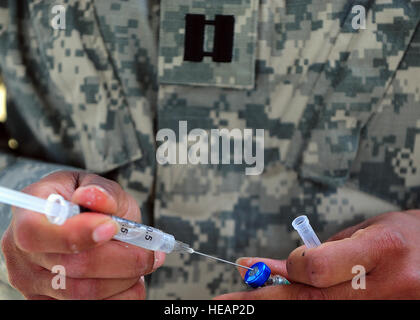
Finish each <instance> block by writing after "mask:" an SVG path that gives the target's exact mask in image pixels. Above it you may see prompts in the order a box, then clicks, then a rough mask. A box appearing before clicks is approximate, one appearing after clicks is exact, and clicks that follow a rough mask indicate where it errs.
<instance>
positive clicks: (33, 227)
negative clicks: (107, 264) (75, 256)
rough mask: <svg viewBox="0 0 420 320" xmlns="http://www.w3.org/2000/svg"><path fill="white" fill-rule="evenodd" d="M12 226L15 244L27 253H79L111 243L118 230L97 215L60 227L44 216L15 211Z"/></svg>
mask: <svg viewBox="0 0 420 320" xmlns="http://www.w3.org/2000/svg"><path fill="white" fill-rule="evenodd" d="M12 224H13V228H12V229H13V237H14V241H15V242H16V244H17V246H18V247H19V248H20V249H21V250H22V251H25V252H56V253H77V252H80V251H82V250H87V249H89V248H92V247H95V246H98V245H100V244H102V243H104V242H106V241H108V240H110V239H111V238H112V237H113V236H114V235H115V234H116V233H117V232H118V230H119V227H118V224H117V223H116V222H114V221H113V220H112V219H111V218H110V217H108V216H106V215H102V214H97V213H86V214H83V215H77V216H75V217H72V218H71V219H69V220H67V221H66V222H65V223H64V224H63V225H62V226H57V225H54V224H51V223H50V222H49V221H48V220H47V219H46V218H45V217H44V216H42V215H39V214H34V213H33V212H30V211H27V210H23V209H16V210H15V213H14V217H13V221H12Z"/></svg>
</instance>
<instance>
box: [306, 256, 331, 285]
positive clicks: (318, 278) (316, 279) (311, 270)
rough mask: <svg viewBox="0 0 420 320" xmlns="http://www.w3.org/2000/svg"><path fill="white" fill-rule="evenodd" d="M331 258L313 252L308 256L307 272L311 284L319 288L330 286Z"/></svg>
mask: <svg viewBox="0 0 420 320" xmlns="http://www.w3.org/2000/svg"><path fill="white" fill-rule="evenodd" d="M328 269H329V259H328V258H326V257H325V256H323V255H320V254H319V253H318V254H313V255H311V256H309V257H308V264H307V269H306V273H307V276H308V279H309V282H310V284H311V285H313V286H314V287H317V288H323V287H327V286H328V278H327V276H328V274H329V272H328Z"/></svg>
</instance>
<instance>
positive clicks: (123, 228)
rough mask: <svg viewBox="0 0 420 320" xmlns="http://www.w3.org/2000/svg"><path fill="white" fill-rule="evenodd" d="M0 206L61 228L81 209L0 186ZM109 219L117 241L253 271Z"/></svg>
mask: <svg viewBox="0 0 420 320" xmlns="http://www.w3.org/2000/svg"><path fill="white" fill-rule="evenodd" d="M0 203H5V204H8V205H11V206H15V207H19V208H23V209H26V210H30V211H34V212H38V213H41V214H44V215H46V216H47V218H48V220H49V221H50V222H51V223H53V224H56V225H62V224H64V222H66V220H67V219H69V218H71V217H73V216H75V215H77V214H80V213H81V207H79V206H78V205H76V204H74V203H71V202H69V201H67V200H65V199H64V198H63V197H62V196H61V195H58V194H52V195H50V196H49V197H48V198H47V199H46V200H45V199H41V198H38V197H34V196H31V195H29V194H26V193H23V192H19V191H15V190H11V189H8V188H4V187H0ZM111 218H112V219H113V220H114V221H115V222H117V224H118V226H119V231H118V233H117V234H116V235H115V236H114V239H116V240H119V241H122V242H126V243H129V244H132V245H135V246H138V247H141V248H144V249H148V250H152V251H162V252H165V253H171V252H174V251H175V252H185V253H191V254H192V253H197V254H200V255H203V256H206V257H208V258H212V259H216V260H218V261H221V262H224V263H229V264H232V265H235V266H237V267H241V268H245V269H248V270H252V269H251V268H248V267H246V266H243V265H240V264H237V263H234V262H230V261H227V260H223V259H220V258H216V257H213V256H209V255H207V254H204V253H201V252H198V251H195V250H194V249H193V248H191V247H190V246H189V245H187V244H185V243H183V242H180V241H177V240H175V237H174V236H173V235H171V234H169V233H166V232H163V231H161V230H159V229H156V228H153V227H150V226H146V225H144V224H141V223H137V222H134V221H130V220H126V219H123V218H120V217H116V216H111Z"/></svg>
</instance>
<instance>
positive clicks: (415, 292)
mask: <svg viewBox="0 0 420 320" xmlns="http://www.w3.org/2000/svg"><path fill="white" fill-rule="evenodd" d="M419 243H420V211H418V210H417V211H407V212H393V213H386V214H382V215H380V216H377V217H374V218H372V219H369V220H367V221H365V222H362V223H361V224H359V225H356V226H353V227H350V228H348V229H345V230H344V231H341V232H340V233H338V234H337V235H335V236H334V237H332V238H330V239H329V240H327V242H325V243H323V244H322V245H321V246H319V247H317V248H313V249H307V248H306V247H305V246H301V247H299V248H297V249H295V250H294V251H293V252H292V253H291V254H290V255H289V258H288V259H287V261H285V260H271V259H260V258H243V259H240V260H239V261H238V263H240V264H244V265H246V266H251V265H252V264H254V263H256V262H258V261H262V262H265V263H266V264H267V265H268V266H269V267H270V268H271V270H272V274H280V275H283V276H285V277H286V278H287V279H289V280H291V282H292V284H291V285H285V286H271V287H263V288H260V289H256V290H252V291H249V292H237V293H230V294H226V295H222V296H219V297H217V298H216V299H287V300H294V299H299V300H305V299H310V300H325V299H328V300H330V299H331V300H332V299H420V247H419ZM357 265H359V266H363V267H364V268H365V270H366V277H365V289H357V290H356V289H354V288H353V286H352V279H353V278H354V277H356V276H358V280H357V281H354V282H356V283H357V284H359V285H361V283H362V282H361V279H360V276H361V274H359V272H357V273H352V269H353V267H354V266H357ZM240 272H241V275H242V277H243V276H244V274H245V272H246V270H240Z"/></svg>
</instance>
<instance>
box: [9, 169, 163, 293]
mask: <svg viewBox="0 0 420 320" xmlns="http://www.w3.org/2000/svg"><path fill="white" fill-rule="evenodd" d="M23 191H24V192H26V193H28V194H31V195H34V196H37V197H41V198H47V197H48V196H49V195H50V194H52V193H58V194H60V195H62V196H63V197H64V198H65V199H67V200H70V201H72V202H74V203H76V204H79V205H81V206H84V207H86V208H89V209H90V210H91V211H93V212H90V213H83V214H81V215H77V216H74V217H72V218H70V219H68V220H67V221H66V222H65V224H64V225H62V226H57V225H54V224H51V223H50V222H49V221H48V220H47V218H46V217H45V216H44V215H41V214H37V213H34V212H29V211H27V210H24V209H19V208H13V219H12V222H11V224H10V226H9V227H8V229H7V230H6V232H5V234H4V236H3V239H2V250H3V253H4V256H5V258H6V264H7V269H8V272H9V280H10V283H11V284H12V286H13V287H15V288H16V289H17V290H19V291H20V292H21V293H22V294H23V295H24V296H25V297H26V298H27V299H144V298H145V297H146V290H145V286H144V278H143V276H144V275H146V274H148V273H151V272H153V271H154V270H155V269H156V268H158V267H160V266H161V265H162V264H163V262H164V260H165V255H164V254H163V253H158V252H156V253H155V252H153V251H149V250H144V249H142V248H138V247H135V246H132V245H129V244H126V243H122V242H119V241H115V240H111V238H112V237H113V236H114V235H115V234H116V233H117V232H118V226H117V224H116V223H115V222H113V220H111V219H110V217H109V216H107V215H104V214H101V213H106V214H112V215H116V216H119V217H123V218H125V219H128V220H133V221H137V222H140V209H139V207H138V204H137V202H136V201H135V200H134V198H132V197H131V196H130V195H129V194H127V193H126V192H124V191H123V190H122V189H121V187H120V186H119V185H118V184H117V183H115V182H113V181H110V180H107V179H104V178H102V177H99V176H97V175H93V174H86V173H80V172H58V173H54V174H51V175H49V176H47V177H46V178H44V179H42V180H40V181H39V182H37V183H35V184H32V185H30V186H28V187H27V188H25V189H24V190H23ZM97 212H101V213H97ZM56 265H62V266H64V267H65V270H66V289H65V290H56V289H54V288H53V286H52V279H53V277H54V276H55V275H56V274H54V273H51V270H52V269H53V267H54V266H56Z"/></svg>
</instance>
